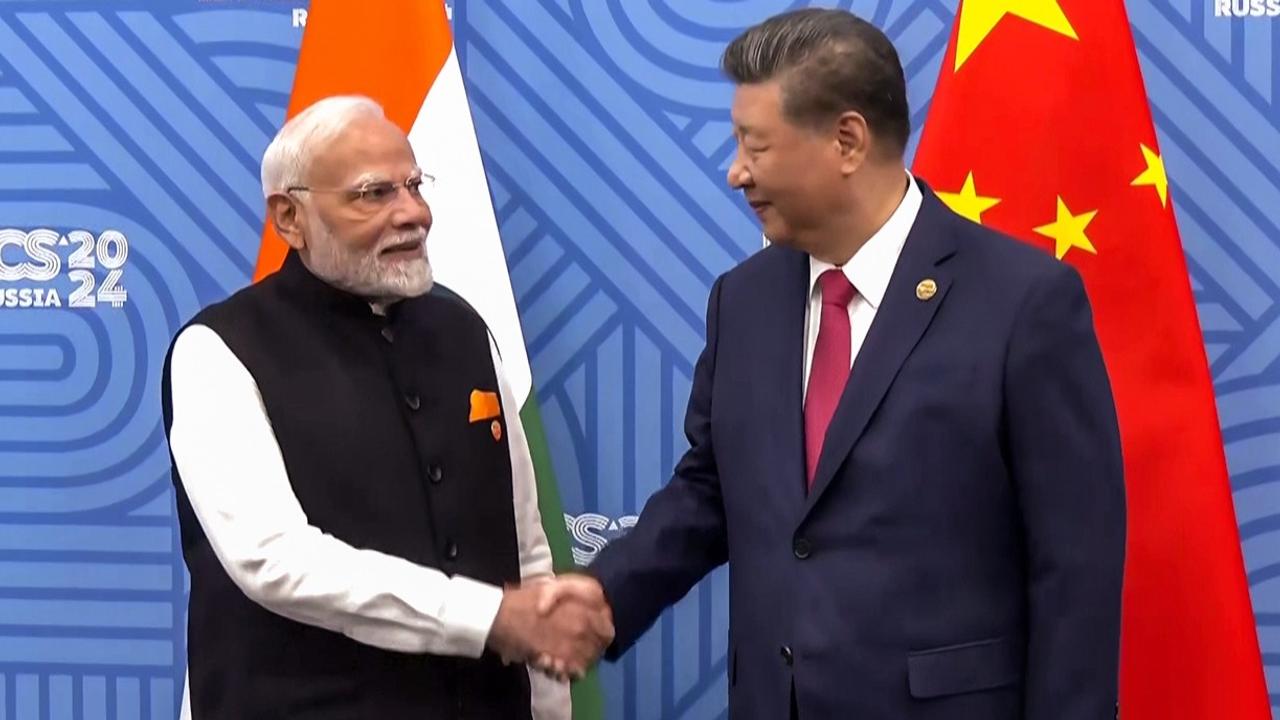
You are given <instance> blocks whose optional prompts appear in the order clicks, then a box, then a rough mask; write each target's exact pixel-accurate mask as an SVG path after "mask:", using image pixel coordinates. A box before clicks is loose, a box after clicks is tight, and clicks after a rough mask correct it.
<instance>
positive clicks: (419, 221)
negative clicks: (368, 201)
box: [391, 190, 432, 230]
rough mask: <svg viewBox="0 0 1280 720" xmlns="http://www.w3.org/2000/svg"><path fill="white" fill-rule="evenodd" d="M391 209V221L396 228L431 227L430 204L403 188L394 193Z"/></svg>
mask: <svg viewBox="0 0 1280 720" xmlns="http://www.w3.org/2000/svg"><path fill="white" fill-rule="evenodd" d="M393 202H394V203H395V204H394V205H393V206H392V209H391V223H392V224H393V225H394V226H395V227H396V228H397V229H412V228H415V227H424V228H427V229H428V230H429V229H431V221H432V215H431V205H430V204H428V203H427V200H426V198H423V197H421V196H418V195H414V194H413V193H409V192H404V191H403V190H402V191H401V192H399V193H396V198H395V200H394V201H393Z"/></svg>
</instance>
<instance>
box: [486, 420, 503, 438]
mask: <svg viewBox="0 0 1280 720" xmlns="http://www.w3.org/2000/svg"><path fill="white" fill-rule="evenodd" d="M489 432H491V433H493V439H494V441H495V442H497V441H499V440H502V423H500V422H498V421H497V420H494V421H493V424H492V425H490V426H489Z"/></svg>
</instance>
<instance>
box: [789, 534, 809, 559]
mask: <svg viewBox="0 0 1280 720" xmlns="http://www.w3.org/2000/svg"><path fill="white" fill-rule="evenodd" d="M791 551H792V552H793V553H795V555H796V557H797V558H800V559H801V560H804V559H806V558H808V557H809V554H810V553H811V552H812V551H813V548H812V547H810V545H809V541H808V540H805V539H804V538H797V539H796V541H795V543H793V544H792V545H791Z"/></svg>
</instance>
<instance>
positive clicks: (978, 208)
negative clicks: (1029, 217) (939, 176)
mask: <svg viewBox="0 0 1280 720" xmlns="http://www.w3.org/2000/svg"><path fill="white" fill-rule="evenodd" d="M938 197H939V198H941V199H942V202H944V203H946V204H947V207H950V208H951V209H952V210H955V211H956V212H957V213H959V214H960V215H963V216H964V217H967V218H969V219H970V220H972V221H974V222H976V223H978V224H979V225H981V224H982V213H984V212H986V211H987V210H990V209H991V208H993V207H995V206H996V205H998V204H999V203H1000V198H993V197H984V196H982V195H979V194H978V191H977V190H976V189H975V188H974V186H973V172H970V173H969V176H968V177H966V178H965V179H964V187H962V188H960V192H958V193H949V192H939V193H938Z"/></svg>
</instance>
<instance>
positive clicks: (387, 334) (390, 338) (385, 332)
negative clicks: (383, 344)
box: [382, 327, 396, 342]
mask: <svg viewBox="0 0 1280 720" xmlns="http://www.w3.org/2000/svg"><path fill="white" fill-rule="evenodd" d="M382 338H383V339H384V340H386V341H387V342H395V341H396V334H395V333H394V332H393V331H392V330H391V328H389V327H384V328H382Z"/></svg>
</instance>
